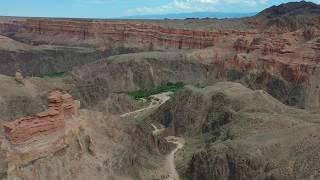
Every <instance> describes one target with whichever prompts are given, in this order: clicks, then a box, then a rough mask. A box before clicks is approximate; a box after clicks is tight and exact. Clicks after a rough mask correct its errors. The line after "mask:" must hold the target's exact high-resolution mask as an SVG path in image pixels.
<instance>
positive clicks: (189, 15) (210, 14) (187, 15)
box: [121, 12, 257, 19]
mask: <svg viewBox="0 0 320 180" xmlns="http://www.w3.org/2000/svg"><path fill="white" fill-rule="evenodd" d="M256 14H257V13H222V12H194V13H178V14H159V15H137V16H127V17H122V18H121V19H188V18H199V19H204V18H217V19H223V18H242V17H249V16H254V15H256Z"/></svg>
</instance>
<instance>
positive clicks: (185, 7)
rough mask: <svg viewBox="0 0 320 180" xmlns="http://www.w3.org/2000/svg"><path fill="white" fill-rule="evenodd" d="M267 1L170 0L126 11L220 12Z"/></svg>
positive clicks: (139, 12) (142, 12)
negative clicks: (224, 9) (226, 8)
mask: <svg viewBox="0 0 320 180" xmlns="http://www.w3.org/2000/svg"><path fill="white" fill-rule="evenodd" d="M267 2H268V0H172V1H171V2H169V3H167V4H164V5H161V6H158V7H140V8H136V9H131V10H128V12H127V13H128V14H162V13H180V12H200V11H202V12H203V11H221V9H223V6H224V5H230V6H231V5H232V6H237V5H241V6H247V7H250V6H251V7H252V6H257V5H259V4H264V3H267Z"/></svg>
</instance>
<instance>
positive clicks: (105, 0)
mask: <svg viewBox="0 0 320 180" xmlns="http://www.w3.org/2000/svg"><path fill="white" fill-rule="evenodd" d="M75 1H78V2H80V3H86V4H110V3H114V2H116V0H75Z"/></svg>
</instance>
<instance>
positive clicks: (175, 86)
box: [128, 82, 184, 100]
mask: <svg viewBox="0 0 320 180" xmlns="http://www.w3.org/2000/svg"><path fill="white" fill-rule="evenodd" d="M183 87H184V83H182V82H177V83H171V82H168V83H166V84H163V85H160V86H158V87H156V88H154V89H150V90H146V89H144V90H138V91H132V92H128V95H129V96H131V97H133V98H135V99H137V100H138V99H141V98H148V97H149V96H151V95H155V94H159V93H163V92H169V91H171V92H176V91H177V90H179V89H181V88H183Z"/></svg>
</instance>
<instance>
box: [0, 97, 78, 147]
mask: <svg viewBox="0 0 320 180" xmlns="http://www.w3.org/2000/svg"><path fill="white" fill-rule="evenodd" d="M48 101H49V105H48V107H49V109H48V110H47V111H44V112H41V113H38V114H37V116H35V117H23V118H19V119H16V120H14V121H12V122H8V123H6V124H4V128H5V135H6V138H7V139H8V140H9V141H10V143H12V144H22V143H25V142H27V141H29V140H31V139H33V138H36V137H40V136H46V135H48V134H50V133H52V132H55V131H57V130H63V129H64V127H65V122H64V121H65V119H68V118H71V117H72V115H73V114H74V113H75V107H74V102H73V98H72V96H71V95H69V94H62V93H61V91H53V92H51V93H50V96H49V98H48Z"/></svg>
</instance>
